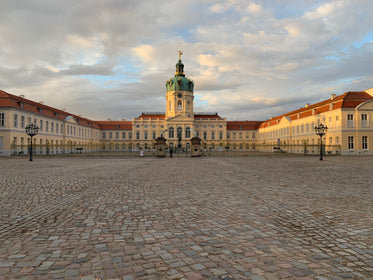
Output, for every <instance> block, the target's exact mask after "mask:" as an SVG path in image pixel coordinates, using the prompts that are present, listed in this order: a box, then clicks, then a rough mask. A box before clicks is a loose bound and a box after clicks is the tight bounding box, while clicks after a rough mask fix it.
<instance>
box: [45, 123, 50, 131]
mask: <svg viewBox="0 0 373 280" xmlns="http://www.w3.org/2000/svg"><path fill="white" fill-rule="evenodd" d="M45 131H46V132H48V131H49V121H46V122H45Z"/></svg>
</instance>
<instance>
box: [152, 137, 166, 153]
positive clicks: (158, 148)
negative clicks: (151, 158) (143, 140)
mask: <svg viewBox="0 0 373 280" xmlns="http://www.w3.org/2000/svg"><path fill="white" fill-rule="evenodd" d="M166 148H167V146H166V139H165V138H163V137H158V138H157V139H155V156H156V157H165V156H166Z"/></svg>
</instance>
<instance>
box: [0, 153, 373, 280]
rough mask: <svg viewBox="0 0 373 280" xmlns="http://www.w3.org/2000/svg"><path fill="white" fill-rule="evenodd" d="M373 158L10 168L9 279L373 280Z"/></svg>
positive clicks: (19, 164) (11, 163)
mask: <svg viewBox="0 0 373 280" xmlns="http://www.w3.org/2000/svg"><path fill="white" fill-rule="evenodd" d="M372 168H373V157H327V158H325V160H324V161H322V162H321V161H319V160H318V158H317V157H295V156H294V157H291V156H288V157H281V156H272V157H218V158H214V157H203V158H161V159H159V158H109V157H106V158H98V157H97V158H89V157H75V158H68V157H60V158H57V157H56V158H35V159H34V162H28V161H27V159H26V158H11V159H9V158H2V159H0V170H1V173H0V174H1V176H0V202H1V205H0V279H83V280H94V279H96V278H97V279H126V280H127V279H226V280H228V279H235V280H237V279H253V280H262V279H319V280H323V279H369V278H370V279H373V213H372V212H373V211H372V210H373V170H372Z"/></svg>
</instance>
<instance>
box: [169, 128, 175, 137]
mask: <svg viewBox="0 0 373 280" xmlns="http://www.w3.org/2000/svg"><path fill="white" fill-rule="evenodd" d="M168 137H170V138H174V128H173V127H170V128H169V129H168Z"/></svg>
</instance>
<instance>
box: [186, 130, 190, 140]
mask: <svg viewBox="0 0 373 280" xmlns="http://www.w3.org/2000/svg"><path fill="white" fill-rule="evenodd" d="M185 138H190V127H187V128H185Z"/></svg>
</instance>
